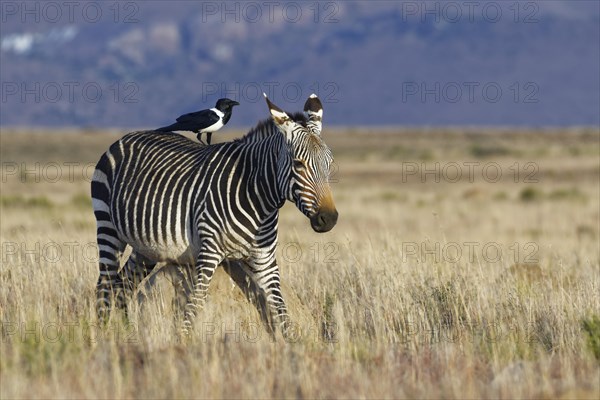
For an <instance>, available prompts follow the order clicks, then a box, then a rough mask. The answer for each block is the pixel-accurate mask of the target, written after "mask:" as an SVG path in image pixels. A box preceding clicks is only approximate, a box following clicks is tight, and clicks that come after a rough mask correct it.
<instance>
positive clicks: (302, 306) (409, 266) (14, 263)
mask: <svg viewBox="0 0 600 400" xmlns="http://www.w3.org/2000/svg"><path fill="white" fill-rule="evenodd" d="M235 135H236V133H232V134H231V136H235ZM117 137H118V134H116V133H104V134H103V133H86V134H78V133H76V132H75V133H64V132H53V133H50V134H46V133H28V132H3V134H2V138H1V140H2V146H1V156H2V177H1V178H2V192H1V210H0V217H1V226H0V241H1V244H2V249H1V250H2V254H1V263H2V267H1V269H0V322H1V323H2V336H1V342H0V355H1V357H0V397H1V398H3V399H4V398H99V397H101V398H148V397H152V398H159V397H177V398H208V397H211V398H213V397H216V398H232V397H233V398H248V397H252V398H266V397H278V398H279V397H300V398H303V397H306V398H330V397H335V398H415V397H416V398H442V397H443V398H448V397H460V398H480V397H493V398H543V397H546V398H590V399H596V398H598V397H599V396H600V295H599V293H600V249H599V241H598V238H599V234H600V232H599V223H600V215H599V210H600V193H599V190H600V186H599V178H600V171H599V168H600V161H599V159H598V154H599V152H600V133H599V132H598V131H594V130H581V129H580V130H577V129H573V130H562V131H548V132H536V131H523V132H517V131H508V130H507V131H497V132H487V131H486V132H464V131H461V130H433V131H428V130H422V131H410V130H406V131H404V130H400V131H394V130H390V131H385V132H375V131H360V130H338V131H334V132H330V133H325V140H326V141H327V142H328V143H329V144H330V146H331V147H332V149H333V152H334V155H335V157H336V165H337V169H336V173H335V174H334V177H333V179H334V180H335V181H334V183H333V190H334V197H335V199H336V206H337V208H338V211H339V213H340V219H339V222H338V225H337V226H336V227H335V228H334V229H333V231H331V232H330V233H326V234H316V233H314V232H313V231H312V230H311V229H310V226H309V223H308V221H307V220H306V219H305V217H304V216H302V215H301V214H300V213H299V212H298V211H297V210H296V209H295V208H294V207H293V205H291V204H288V205H286V206H285V207H284V208H283V209H282V212H281V223H280V246H279V249H278V256H279V257H278V259H279V263H280V268H281V273H282V282H283V289H284V295H285V297H286V301H287V304H288V307H289V313H290V316H291V319H292V321H293V324H294V327H295V332H296V335H295V336H294V337H293V338H292V340H290V341H289V342H287V343H286V342H285V341H284V340H283V339H282V338H281V337H279V336H278V337H277V338H275V339H273V338H271V337H270V336H269V335H268V334H267V332H266V330H265V329H264V327H263V325H262V323H261V320H260V317H259V313H258V312H257V310H256V308H255V307H254V306H253V305H252V304H250V303H249V302H248V301H247V300H246V299H245V297H244V296H243V294H242V292H241V291H240V290H239V289H238V288H237V287H236V286H235V285H233V283H232V281H231V280H229V278H228V277H227V276H226V275H225V273H224V272H223V271H220V272H219V273H218V275H217V276H216V277H215V280H214V282H213V284H212V286H211V290H210V294H209V302H208V304H207V306H206V307H205V309H204V310H203V311H202V313H201V314H200V315H199V316H198V318H197V321H196V323H195V330H194V332H193V334H192V336H191V337H190V338H189V340H187V341H181V339H180V337H179V335H178V334H177V332H178V321H177V318H175V315H174V310H173V307H172V297H173V294H174V293H173V288H172V286H171V285H170V284H169V282H168V278H167V277H166V276H159V278H158V280H157V281H158V282H157V284H156V285H155V286H154V287H152V288H150V289H149V290H148V291H147V292H146V294H147V299H146V300H145V301H143V302H138V301H136V300H134V301H132V302H131V304H130V313H129V316H128V318H125V317H124V315H122V314H120V313H115V314H114V315H113V318H112V320H111V323H110V324H109V325H108V326H107V327H101V326H99V325H98V323H97V321H96V318H95V310H94V301H95V283H96V279H97V265H96V259H97V256H96V254H95V251H96V248H95V246H94V242H95V225H94V218H93V214H92V211H91V202H90V201H89V198H88V192H89V189H88V188H89V179H88V177H89V176H90V175H91V169H90V168H93V164H94V163H95V161H96V160H97V158H98V157H99V156H100V154H101V153H102V152H103V151H104V150H105V149H106V147H107V146H108V145H109V144H110V143H111V142H112V141H114V140H115V139H116V138H117ZM219 138H221V140H226V139H228V137H226V136H220V137H219ZM90 166H92V167H90ZM56 171H60V172H61V174H60V176H59V177H58V178H57V174H56ZM498 171H499V172H501V176H498V174H497V172H498ZM458 172H460V175H461V176H460V177H458V175H457V174H458Z"/></svg>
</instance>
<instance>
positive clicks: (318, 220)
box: [310, 209, 338, 233]
mask: <svg viewBox="0 0 600 400" xmlns="http://www.w3.org/2000/svg"><path fill="white" fill-rule="evenodd" d="M337 219H338V212H337V210H336V209H333V211H329V210H327V211H325V210H323V211H321V210H319V211H318V212H317V213H316V214H315V215H313V216H312V217H311V218H310V225H311V226H312V228H313V230H314V231H315V232H319V233H323V232H329V231H330V230H331V229H332V228H333V227H334V226H335V224H336V223H337Z"/></svg>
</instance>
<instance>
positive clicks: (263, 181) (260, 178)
mask: <svg viewBox="0 0 600 400" xmlns="http://www.w3.org/2000/svg"><path fill="white" fill-rule="evenodd" d="M250 147H252V148H253V149H252V152H253V154H254V157H252V168H253V169H254V171H253V174H252V176H253V177H254V185H253V187H254V188H255V190H256V195H257V196H258V197H259V198H260V199H261V200H262V204H264V207H263V209H264V211H265V213H266V214H272V213H274V212H277V210H278V209H279V208H281V207H282V206H283V204H285V200H286V198H287V196H286V188H285V187H283V185H282V184H281V182H287V181H288V180H289V171H288V172H287V174H286V173H283V174H281V173H280V171H279V169H280V166H281V164H282V163H281V161H282V160H280V157H286V156H287V153H286V151H285V150H286V149H287V146H286V144H285V138H284V137H283V135H273V136H270V137H267V138H265V139H263V140H261V141H259V142H256V143H253V144H251V145H250ZM284 175H285V176H284Z"/></svg>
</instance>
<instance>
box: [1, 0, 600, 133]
mask: <svg viewBox="0 0 600 400" xmlns="http://www.w3.org/2000/svg"><path fill="white" fill-rule="evenodd" d="M475 3H476V5H475ZM475 3H473V2H366V1H365V2H319V3H316V2H310V3H301V2H287V3H286V2H276V3H268V2H250V3H248V2H229V3H223V2H204V3H202V2H192V1H186V2H160V1H151V2H142V1H136V2H95V3H87V2H75V3H74V5H73V6H72V7H68V6H66V5H65V3H63V2H2V7H1V10H0V11H1V13H2V15H1V22H2V24H1V32H0V33H1V53H0V54H1V61H0V67H1V70H0V72H1V80H2V103H1V110H2V111H1V114H0V117H1V124H2V126H17V125H18V126H51V127H62V126H65V127H67V126H74V127H121V126H122V127H154V126H158V125H163V124H166V123H170V122H171V120H173V118H174V117H176V116H178V115H180V114H182V113H184V112H189V111H194V110H198V109H201V108H206V107H207V106H213V105H214V102H215V101H216V99H217V98H219V97H221V96H228V97H232V98H234V99H236V100H238V101H240V102H241V103H242V105H241V106H240V107H239V108H236V110H235V111H236V112H235V113H234V117H233V119H232V121H231V124H232V125H233V126H246V125H250V124H253V123H254V122H256V121H257V119H259V118H261V117H262V116H264V115H266V113H265V107H264V105H263V102H262V96H261V95H260V92H261V91H265V92H267V93H268V94H269V95H270V96H271V97H272V98H273V99H274V101H276V102H277V103H280V104H282V105H283V106H285V107H287V108H289V109H298V108H300V107H301V106H302V104H303V102H304V100H305V99H306V97H307V96H308V95H309V94H310V93H312V92H316V93H318V94H319V95H320V96H321V98H322V100H323V101H324V103H325V107H326V121H327V123H329V124H334V125H346V126H366V125H484V126H500V125H501V126H567V125H592V126H593V125H596V126H597V125H599V124H600V117H599V113H600V112H599V110H600V78H599V77H600V50H599V49H600V30H599V29H600V28H599V27H600V12H599V9H600V6H599V2H597V1H537V2H515V1H506V2H503V1H501V2H475ZM53 4H54V6H53Z"/></svg>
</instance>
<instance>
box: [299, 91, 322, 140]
mask: <svg viewBox="0 0 600 400" xmlns="http://www.w3.org/2000/svg"><path fill="white" fill-rule="evenodd" d="M304 112H305V113H306V114H307V115H308V124H307V126H308V129H309V130H310V131H311V132H312V133H314V134H317V135H320V134H321V126H322V120H323V105H322V104H321V100H319V98H318V97H317V95H316V94H314V93H313V94H311V95H310V96H309V98H308V99H307V100H306V103H304Z"/></svg>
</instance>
